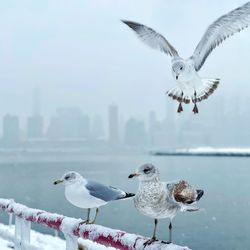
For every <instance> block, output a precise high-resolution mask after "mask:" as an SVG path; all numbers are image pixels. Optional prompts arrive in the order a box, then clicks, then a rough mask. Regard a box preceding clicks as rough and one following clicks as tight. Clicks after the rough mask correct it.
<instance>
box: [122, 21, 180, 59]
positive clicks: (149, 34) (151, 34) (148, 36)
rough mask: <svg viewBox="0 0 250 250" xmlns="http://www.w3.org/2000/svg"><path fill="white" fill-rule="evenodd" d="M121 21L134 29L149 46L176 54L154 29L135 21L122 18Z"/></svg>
mask: <svg viewBox="0 0 250 250" xmlns="http://www.w3.org/2000/svg"><path fill="white" fill-rule="evenodd" d="M122 22H123V23H125V24H126V25H128V26H129V27H130V28H131V29H132V30H134V31H135V33H136V35H137V36H138V38H139V39H140V40H141V41H142V42H144V43H145V44H147V45H148V46H149V47H151V48H153V49H158V50H160V51H162V52H164V53H166V54H167V55H170V56H171V57H177V56H178V52H177V51H176V49H175V48H174V47H173V46H172V45H171V44H170V43H169V42H168V41H167V40H166V39H165V37H164V36H162V35H161V34H159V33H157V32H156V31H155V30H153V29H151V28H149V27H147V26H145V25H142V24H140V23H136V22H131V21H124V20H122Z"/></svg>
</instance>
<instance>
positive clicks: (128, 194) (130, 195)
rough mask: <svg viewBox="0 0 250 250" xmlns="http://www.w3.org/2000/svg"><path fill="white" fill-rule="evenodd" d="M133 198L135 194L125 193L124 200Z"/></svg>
mask: <svg viewBox="0 0 250 250" xmlns="http://www.w3.org/2000/svg"><path fill="white" fill-rule="evenodd" d="M133 196H135V194H133V193H126V196H125V198H129V197H133Z"/></svg>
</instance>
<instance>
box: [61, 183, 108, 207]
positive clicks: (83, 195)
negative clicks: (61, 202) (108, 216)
mask: <svg viewBox="0 0 250 250" xmlns="http://www.w3.org/2000/svg"><path fill="white" fill-rule="evenodd" d="M65 197H66V199H67V200H68V201H69V202H70V203H71V204H73V205H74V206H76V207H80V208H96V207H100V206H103V205H105V204H107V202H105V201H103V200H101V199H98V198H96V197H94V196H92V195H90V194H89V192H88V190H87V189H86V188H85V187H84V183H82V182H77V183H74V184H71V185H67V186H66V187H65Z"/></svg>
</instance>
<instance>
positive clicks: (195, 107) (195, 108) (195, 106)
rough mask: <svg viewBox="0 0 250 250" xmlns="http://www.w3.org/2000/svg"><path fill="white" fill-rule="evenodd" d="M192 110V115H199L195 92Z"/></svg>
mask: <svg viewBox="0 0 250 250" xmlns="http://www.w3.org/2000/svg"><path fill="white" fill-rule="evenodd" d="M193 102H194V108H193V112H194V114H198V113H199V110H198V107H197V105H196V102H197V99H196V91H195V92H194V101H193Z"/></svg>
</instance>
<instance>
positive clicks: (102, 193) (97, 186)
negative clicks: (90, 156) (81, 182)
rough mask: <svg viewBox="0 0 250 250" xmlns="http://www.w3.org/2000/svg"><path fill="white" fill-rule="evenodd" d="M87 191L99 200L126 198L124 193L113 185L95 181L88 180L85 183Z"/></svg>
mask: <svg viewBox="0 0 250 250" xmlns="http://www.w3.org/2000/svg"><path fill="white" fill-rule="evenodd" d="M85 187H86V189H87V190H88V191H89V193H90V194H91V195H92V196H94V197H96V198H98V199H101V200H104V201H112V200H119V199H123V198H126V195H127V194H126V193H125V192H124V191H122V190H119V189H117V188H114V187H110V186H105V185H103V184H101V183H98V182H95V181H88V182H87V184H86V185H85Z"/></svg>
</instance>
